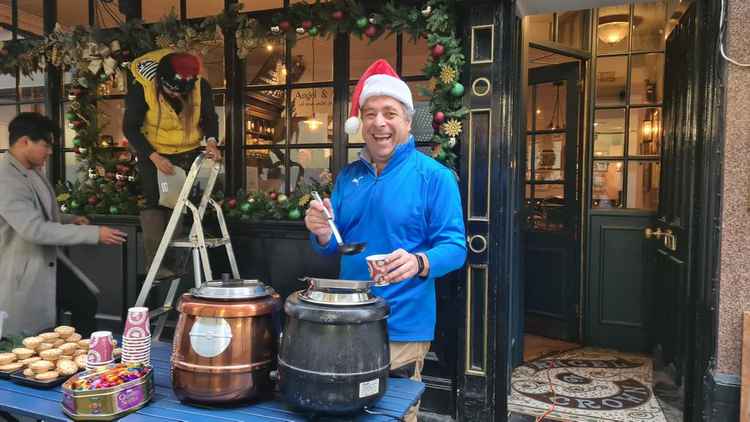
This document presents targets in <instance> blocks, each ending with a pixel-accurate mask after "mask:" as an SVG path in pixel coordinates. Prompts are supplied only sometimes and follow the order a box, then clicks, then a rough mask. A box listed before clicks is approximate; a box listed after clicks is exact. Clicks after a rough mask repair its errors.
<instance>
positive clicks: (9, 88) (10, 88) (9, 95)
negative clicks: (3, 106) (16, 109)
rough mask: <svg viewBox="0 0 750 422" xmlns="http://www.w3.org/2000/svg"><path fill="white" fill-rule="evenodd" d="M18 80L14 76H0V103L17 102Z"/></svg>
mask: <svg viewBox="0 0 750 422" xmlns="http://www.w3.org/2000/svg"><path fill="white" fill-rule="evenodd" d="M16 99H17V97H16V78H15V77H14V76H13V75H8V74H2V75H0V103H15V102H16Z"/></svg>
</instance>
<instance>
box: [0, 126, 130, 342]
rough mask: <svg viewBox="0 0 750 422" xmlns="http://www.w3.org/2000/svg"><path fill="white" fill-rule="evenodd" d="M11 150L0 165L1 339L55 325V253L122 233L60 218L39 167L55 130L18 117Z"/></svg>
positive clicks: (114, 241)
mask: <svg viewBox="0 0 750 422" xmlns="http://www.w3.org/2000/svg"><path fill="white" fill-rule="evenodd" d="M8 132H9V143H10V149H9V151H8V154H6V155H5V156H4V157H2V159H0V310H3V311H6V312H7V313H8V318H7V320H6V321H5V324H4V329H3V333H4V334H19V333H21V332H27V333H36V332H38V331H40V330H42V329H45V328H48V327H51V326H54V324H55V319H56V313H57V312H56V303H55V298H56V285H55V281H56V280H55V279H56V275H57V268H56V265H57V264H56V262H57V247H58V246H66V245H76V244H96V243H100V244H103V245H119V244H121V243H123V242H124V241H125V233H123V232H121V231H119V230H115V229H112V228H109V227H104V226H102V227H99V226H90V225H88V223H89V221H88V219H86V218H85V217H80V216H75V215H61V214H60V212H59V210H58V207H57V201H56V200H55V194H54V190H53V189H52V186H51V185H50V182H49V181H48V180H47V178H46V177H45V176H44V174H43V172H42V167H43V166H44V164H45V163H46V161H47V158H48V157H49V156H50V155H51V154H52V145H53V144H52V142H53V139H54V134H56V133H57V128H56V127H55V125H54V123H53V122H52V121H51V120H50V119H48V118H47V117H45V116H42V115H41V114H39V113H21V114H19V115H18V116H16V117H15V118H14V119H13V120H12V121H11V122H10V124H9V125H8Z"/></svg>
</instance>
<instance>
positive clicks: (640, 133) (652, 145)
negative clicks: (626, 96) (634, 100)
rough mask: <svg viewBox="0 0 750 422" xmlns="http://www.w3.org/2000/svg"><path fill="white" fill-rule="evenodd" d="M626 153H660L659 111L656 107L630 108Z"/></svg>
mask: <svg viewBox="0 0 750 422" xmlns="http://www.w3.org/2000/svg"><path fill="white" fill-rule="evenodd" d="M629 131H630V133H629V134H628V155H659V154H660V153H661V111H660V109H658V108H631V109H630V129H629Z"/></svg>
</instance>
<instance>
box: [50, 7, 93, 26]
mask: <svg viewBox="0 0 750 422" xmlns="http://www.w3.org/2000/svg"><path fill="white" fill-rule="evenodd" d="M57 22H58V23H59V24H60V25H61V26H62V27H63V28H64V29H73V28H74V27H76V26H78V25H88V24H89V0H57Z"/></svg>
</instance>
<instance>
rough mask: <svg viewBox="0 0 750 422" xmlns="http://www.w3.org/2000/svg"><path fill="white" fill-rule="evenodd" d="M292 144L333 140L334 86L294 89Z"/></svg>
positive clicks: (290, 139)
mask: <svg viewBox="0 0 750 422" xmlns="http://www.w3.org/2000/svg"><path fill="white" fill-rule="evenodd" d="M291 95H292V122H291V134H290V138H289V143H290V144H313V143H329V142H332V140H333V88H332V87H330V88H314V89H313V88H308V89H295V90H292V94H291Z"/></svg>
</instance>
